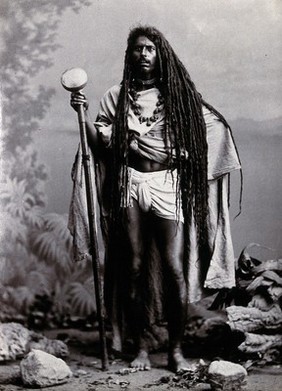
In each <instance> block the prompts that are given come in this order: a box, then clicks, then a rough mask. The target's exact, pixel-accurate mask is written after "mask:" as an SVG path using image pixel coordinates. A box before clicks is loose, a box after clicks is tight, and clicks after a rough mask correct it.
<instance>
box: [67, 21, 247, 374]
mask: <svg viewBox="0 0 282 391" xmlns="http://www.w3.org/2000/svg"><path fill="white" fill-rule="evenodd" d="M71 104H72V106H73V107H74V108H75V109H76V108H77V105H78V104H84V105H85V110H86V123H87V130H88V142H89V145H90V147H91V149H92V150H93V152H94V156H95V159H96V161H97V167H96V181H97V187H98V198H99V201H100V208H101V216H102V219H101V222H102V229H103V232H104V234H105V246H106V284H107V280H108V281H111V282H110V283H108V286H110V287H111V288H112V289H111V294H110V295H108V296H107V297H110V299H111V300H109V301H110V302H111V304H110V305H109V306H108V308H110V310H109V312H110V313H111V317H112V322H113V330H114V345H115V347H116V349H120V348H121V341H120V339H119V338H120V337H119V336H118V335H119V331H120V329H121V328H122V327H121V324H122V319H123V317H122V316H124V318H125V319H126V323H127V325H128V326H129V329H130V331H131V333H132V336H133V338H134V342H135V345H136V349H137V356H136V358H135V359H134V360H133V361H132V363H131V366H132V367H134V368H136V369H139V370H147V369H150V367H151V364H150V361H149V355H148V353H149V346H148V343H147V339H146V333H147V331H148V330H149V329H150V327H151V326H152V323H153V324H154V323H155V324H156V323H157V320H158V319H159V320H160V319H161V320H162V319H164V316H165V318H166V319H167V324H168V334H169V351H168V364H169V367H170V368H171V369H172V370H174V371H176V372H180V371H183V370H189V368H190V367H189V364H188V363H187V361H186V360H185V359H184V356H183V352H182V349H181V343H182V339H183V335H184V329H185V323H186V318H187V303H188V302H192V301H196V300H199V299H200V298H201V297H202V295H203V293H204V292H205V290H207V289H220V288H224V287H232V286H233V285H234V255H233V248H232V241H231V236H230V226H229V217H228V178H227V177H228V175H229V173H230V172H231V171H233V170H235V169H239V168H240V163H239V159H238V155H237V152H236V148H235V146H234V143H233V140H232V136H231V132H230V129H229V127H228V124H227V123H226V121H225V119H224V118H223V117H222V116H221V115H220V114H219V113H218V112H217V111H216V110H215V109H214V108H213V107H211V106H210V105H208V104H207V103H206V102H204V101H203V100H202V98H201V95H200V94H199V93H198V92H197V90H196V88H195V86H194V84H193V82H192V81H191V78H190V76H189V74H188V72H187V70H186V69H185V67H184V65H183V64H182V63H181V62H180V60H179V59H178V57H177V56H176V54H175V53H174V51H173V49H172V48H171V46H170V44H169V43H168V42H167V40H166V39H165V38H164V36H163V35H162V34H161V33H160V32H159V31H158V30H157V29H155V28H153V27H147V26H145V27H137V28H135V29H133V30H132V31H131V32H130V34H129V37H128V46H127V50H126V55H125V64H124V73H123V80H122V82H121V84H120V85H118V86H114V87H112V88H111V89H109V90H108V91H107V92H106V94H105V95H104V97H103V98H102V100H101V103H100V110H99V113H98V117H97V120H96V121H95V122H94V124H93V123H92V121H91V119H90V117H89V115H88V111H87V107H88V102H87V100H86V98H85V96H84V95H82V94H77V93H76V94H73V95H72V99H71ZM121 270H122V272H121ZM109 301H108V302H109ZM120 302H122V304H120ZM113 303H114V304H113ZM121 313H122V314H124V315H121Z"/></svg>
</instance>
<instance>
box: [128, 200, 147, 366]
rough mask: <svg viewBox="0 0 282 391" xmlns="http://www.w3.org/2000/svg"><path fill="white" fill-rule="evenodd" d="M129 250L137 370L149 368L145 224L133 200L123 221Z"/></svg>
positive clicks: (131, 319) (142, 213)
mask: <svg viewBox="0 0 282 391" xmlns="http://www.w3.org/2000/svg"><path fill="white" fill-rule="evenodd" d="M125 230H126V232H127V237H128V242H129V250H130V271H129V278H130V281H129V314H130V323H131V325H130V326H131V329H132V332H133V338H134V342H135V345H136V350H137V351H138V353H137V356H136V358H135V359H134V360H133V361H132V363H131V364H130V366H131V367H133V368H136V369H138V370H149V369H151V363H150V361H149V355H148V347H147V344H146V342H145V339H144V337H143V333H144V328H145V313H144V308H143V305H144V303H143V300H142V299H143V298H142V277H143V276H142V268H143V266H144V265H143V257H144V247H145V246H144V240H145V238H144V236H145V235H144V233H146V226H145V221H144V212H142V211H141V210H140V208H139V206H138V204H137V202H136V201H135V200H134V203H133V207H131V208H127V215H126V221H125Z"/></svg>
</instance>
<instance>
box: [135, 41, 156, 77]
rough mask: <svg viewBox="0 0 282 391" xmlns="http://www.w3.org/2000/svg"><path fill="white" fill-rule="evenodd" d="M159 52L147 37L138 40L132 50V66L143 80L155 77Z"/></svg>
mask: <svg viewBox="0 0 282 391" xmlns="http://www.w3.org/2000/svg"><path fill="white" fill-rule="evenodd" d="M156 64H157V52H156V46H155V44H154V43H153V42H152V41H150V39H149V38H147V37H145V36H143V35H142V36H140V37H138V38H137V39H136V41H135V44H134V46H133V50H132V65H133V68H134V71H135V74H136V75H137V76H139V77H140V78H142V79H147V80H148V79H151V78H152V77H154V76H155V70H156Z"/></svg>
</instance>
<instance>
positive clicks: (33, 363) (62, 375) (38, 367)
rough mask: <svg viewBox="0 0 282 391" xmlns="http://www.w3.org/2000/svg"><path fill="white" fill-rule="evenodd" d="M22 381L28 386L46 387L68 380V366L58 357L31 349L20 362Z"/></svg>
mask: <svg viewBox="0 0 282 391" xmlns="http://www.w3.org/2000/svg"><path fill="white" fill-rule="evenodd" d="M20 369H21V377H22V380H23V383H24V384H25V385H26V386H30V387H48V386H55V385H58V384H63V383H66V382H68V380H69V379H70V378H71V377H72V371H71V370H70V368H69V366H68V365H67V364H66V363H65V362H64V361H63V360H62V359H60V358H57V357H55V356H53V355H51V354H49V353H45V352H43V351H41V350H37V349H32V350H31V352H30V353H28V355H27V356H26V357H25V358H24V359H23V360H22V361H21V363H20Z"/></svg>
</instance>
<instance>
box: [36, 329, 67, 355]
mask: <svg viewBox="0 0 282 391" xmlns="http://www.w3.org/2000/svg"><path fill="white" fill-rule="evenodd" d="M32 349H37V350H43V352H46V353H49V354H52V355H53V356H56V357H67V356H68V355H69V350H68V347H67V345H66V344H65V343H64V342H63V341H60V340H58V339H49V338H46V337H44V336H43V335H41V334H37V333H34V332H31V333H30V342H29V351H30V350H32Z"/></svg>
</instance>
